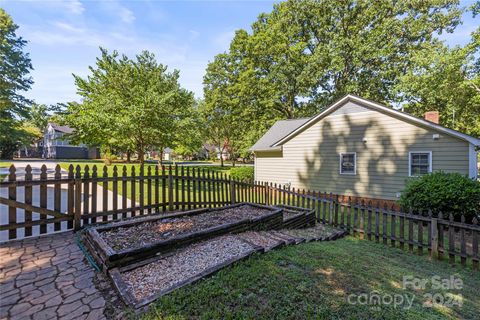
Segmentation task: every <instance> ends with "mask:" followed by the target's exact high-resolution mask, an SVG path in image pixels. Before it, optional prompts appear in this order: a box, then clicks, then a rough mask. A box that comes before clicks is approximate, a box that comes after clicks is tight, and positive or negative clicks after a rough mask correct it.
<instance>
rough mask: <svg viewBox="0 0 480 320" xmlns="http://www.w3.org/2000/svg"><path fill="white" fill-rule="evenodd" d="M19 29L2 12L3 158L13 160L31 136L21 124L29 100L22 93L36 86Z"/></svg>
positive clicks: (0, 121) (0, 130) (0, 106)
mask: <svg viewBox="0 0 480 320" xmlns="http://www.w3.org/2000/svg"><path fill="white" fill-rule="evenodd" d="M17 29H18V26H17V25H16V24H15V23H14V22H13V20H12V18H11V17H10V16H9V15H8V14H7V13H6V12H5V11H4V10H3V9H1V8H0V158H11V157H13V152H14V151H15V150H16V148H17V147H18V145H19V143H21V141H22V140H24V139H25V138H26V136H28V135H29V131H26V130H24V129H23V127H22V123H21V120H22V119H24V118H26V117H28V112H29V104H30V103H31V101H30V100H28V99H27V98H25V97H24V96H23V95H22V92H24V91H27V90H28V89H30V87H31V85H32V84H33V80H32V78H31V77H30V76H29V73H30V71H31V70H32V69H33V68H32V64H31V61H30V58H29V56H28V53H26V52H24V47H25V45H26V43H27V42H26V41H25V40H23V39H22V38H21V37H19V36H17V34H16V30H17Z"/></svg>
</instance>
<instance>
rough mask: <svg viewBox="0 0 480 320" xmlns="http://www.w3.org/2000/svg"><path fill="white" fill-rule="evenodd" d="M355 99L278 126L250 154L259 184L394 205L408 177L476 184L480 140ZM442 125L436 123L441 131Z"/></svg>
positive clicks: (432, 119)
mask: <svg viewBox="0 0 480 320" xmlns="http://www.w3.org/2000/svg"><path fill="white" fill-rule="evenodd" d="M426 116H428V117H429V118H428V119H429V120H430V121H427V120H424V119H420V118H416V117H413V116H411V115H409V114H407V113H404V112H400V111H397V110H394V109H392V108H389V107H386V106H384V105H381V104H378V103H375V102H372V101H369V100H365V99H362V98H359V97H356V96H353V95H347V96H345V97H344V98H342V99H340V100H339V101H337V102H336V103H334V104H333V105H331V106H330V107H328V108H327V109H325V110H324V111H323V112H321V113H320V114H318V115H316V116H314V117H312V118H308V119H297V120H283V121H278V122H277V123H275V124H274V125H273V126H272V127H271V128H270V130H268V132H267V133H265V135H264V136H263V137H262V138H260V140H258V141H257V143H256V144H255V145H254V146H253V147H252V148H251V150H252V151H253V152H254V155H255V180H258V181H268V182H274V183H280V184H290V185H291V186H292V187H296V188H306V189H313V190H320V191H326V192H333V193H335V194H340V195H348V196H355V197H363V198H370V199H389V200H395V199H397V198H398V197H399V196H400V192H401V191H402V190H403V188H404V186H405V181H406V180H407V179H408V177H411V176H418V175H422V174H425V173H428V172H432V171H436V170H443V171H446V172H459V173H461V174H463V175H468V176H469V177H471V178H474V177H477V150H478V147H479V146H480V139H477V138H474V137H471V136H468V135H466V134H463V133H460V132H457V131H455V130H451V129H447V128H445V127H442V126H440V125H438V112H427V113H426ZM435 122H436V123H435Z"/></svg>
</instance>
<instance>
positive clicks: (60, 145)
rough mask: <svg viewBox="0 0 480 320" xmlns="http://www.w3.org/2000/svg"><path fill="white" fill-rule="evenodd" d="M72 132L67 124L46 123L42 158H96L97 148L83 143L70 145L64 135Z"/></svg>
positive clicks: (97, 154) (98, 155) (98, 153)
mask: <svg viewBox="0 0 480 320" xmlns="http://www.w3.org/2000/svg"><path fill="white" fill-rule="evenodd" d="M72 132H73V129H72V128H70V127H68V126H59V125H57V124H55V123H48V124H47V127H46V129H45V131H44V136H43V155H42V157H43V158H47V159H98V158H100V152H99V150H98V148H95V147H88V146H86V145H84V144H80V145H72V144H70V142H69V140H68V139H67V138H66V136H65V135H68V134H70V133H72Z"/></svg>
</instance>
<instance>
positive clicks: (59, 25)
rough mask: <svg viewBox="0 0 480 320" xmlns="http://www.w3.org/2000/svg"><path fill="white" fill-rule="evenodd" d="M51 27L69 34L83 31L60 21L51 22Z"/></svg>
mask: <svg viewBox="0 0 480 320" xmlns="http://www.w3.org/2000/svg"><path fill="white" fill-rule="evenodd" d="M52 25H53V26H55V27H57V28H58V29H61V30H64V31H69V32H75V33H81V32H83V31H84V29H83V28H78V27H75V26H73V25H71V24H69V23H66V22H62V21H55V22H52Z"/></svg>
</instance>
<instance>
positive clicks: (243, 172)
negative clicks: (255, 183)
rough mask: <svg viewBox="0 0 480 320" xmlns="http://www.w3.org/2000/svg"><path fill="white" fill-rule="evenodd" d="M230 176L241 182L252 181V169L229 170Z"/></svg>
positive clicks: (235, 168)
mask: <svg viewBox="0 0 480 320" xmlns="http://www.w3.org/2000/svg"><path fill="white" fill-rule="evenodd" d="M230 176H231V177H232V178H235V179H239V180H242V181H246V180H248V181H252V180H253V167H234V168H232V169H230Z"/></svg>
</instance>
